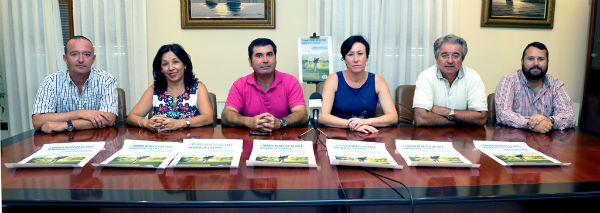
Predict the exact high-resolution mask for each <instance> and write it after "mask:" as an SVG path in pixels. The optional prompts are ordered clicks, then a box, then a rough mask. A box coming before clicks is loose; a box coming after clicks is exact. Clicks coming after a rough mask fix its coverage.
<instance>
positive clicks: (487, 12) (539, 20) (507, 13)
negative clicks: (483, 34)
mask: <svg viewBox="0 0 600 213" xmlns="http://www.w3.org/2000/svg"><path fill="white" fill-rule="evenodd" d="M482 1H483V4H482V9H481V26H482V27H522V28H552V27H553V25H554V7H555V2H554V1H555V0H482Z"/></svg>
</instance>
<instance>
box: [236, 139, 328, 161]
mask: <svg viewBox="0 0 600 213" xmlns="http://www.w3.org/2000/svg"><path fill="white" fill-rule="evenodd" d="M246 165H248V166H276V167H317V162H316V161H315V154H314V152H313V146H312V141H288V140H254V144H253V146H252V153H251V154H250V159H248V160H246Z"/></svg>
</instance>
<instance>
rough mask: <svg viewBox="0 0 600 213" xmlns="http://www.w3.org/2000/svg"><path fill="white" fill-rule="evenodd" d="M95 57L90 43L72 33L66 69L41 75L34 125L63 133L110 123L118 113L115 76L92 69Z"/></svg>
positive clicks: (68, 44) (101, 126)
mask: <svg viewBox="0 0 600 213" xmlns="http://www.w3.org/2000/svg"><path fill="white" fill-rule="evenodd" d="M95 59H96V55H95V54H94V48H93V46H92V42H91V41H90V40H89V39H87V38H86V37H83V36H74V37H73V38H71V39H69V40H68V41H67V44H66V45H65V54H64V55H63V60H64V61H65V63H66V64H67V69H68V70H67V71H60V72H57V73H54V74H52V75H49V76H47V77H46V78H44V81H43V82H42V84H41V85H40V88H39V89H38V92H37V95H36V97H35V103H34V105H33V111H32V113H31V114H32V121H33V127H34V128H35V129H36V130H42V131H43V132H47V133H51V132H62V131H65V130H66V131H73V130H78V129H91V128H103V127H106V126H112V125H113V124H114V122H115V119H116V117H117V116H116V115H117V91H116V84H117V83H116V82H117V81H116V79H115V78H114V77H113V76H112V75H110V74H109V73H108V72H106V71H102V70H96V69H92V64H93V63H94V60H95Z"/></svg>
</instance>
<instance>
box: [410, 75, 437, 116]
mask: <svg viewBox="0 0 600 213" xmlns="http://www.w3.org/2000/svg"><path fill="white" fill-rule="evenodd" d="M426 72H427V70H425V71H423V72H422V73H421V74H420V75H419V77H418V78H417V82H416V83H415V84H416V88H415V94H414V96H413V108H423V109H426V110H427V111H430V110H431V108H432V107H433V88H432V85H431V82H430V81H429V79H428V78H427V76H426V75H427V73H426Z"/></svg>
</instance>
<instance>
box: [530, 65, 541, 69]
mask: <svg viewBox="0 0 600 213" xmlns="http://www.w3.org/2000/svg"><path fill="white" fill-rule="evenodd" d="M533 68H538V69H539V70H542V68H541V67H540V66H537V65H535V66H533V67H531V68H529V70H532V69H533Z"/></svg>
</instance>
